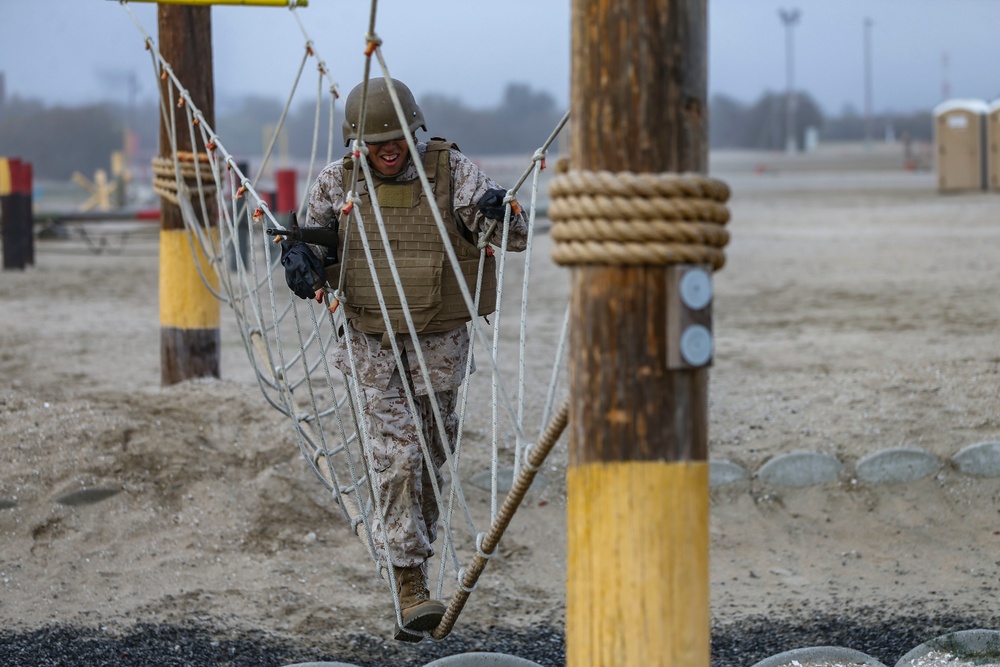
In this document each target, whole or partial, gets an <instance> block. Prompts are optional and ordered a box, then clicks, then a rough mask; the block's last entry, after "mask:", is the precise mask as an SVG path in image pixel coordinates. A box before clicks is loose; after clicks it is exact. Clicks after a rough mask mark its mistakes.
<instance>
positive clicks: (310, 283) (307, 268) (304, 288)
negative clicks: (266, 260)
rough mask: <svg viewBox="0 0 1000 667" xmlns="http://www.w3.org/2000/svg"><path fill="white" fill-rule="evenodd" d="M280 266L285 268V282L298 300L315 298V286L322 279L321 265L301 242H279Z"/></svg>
mask: <svg viewBox="0 0 1000 667" xmlns="http://www.w3.org/2000/svg"><path fill="white" fill-rule="evenodd" d="M281 265H282V266H284V267H285V282H286V283H288V287H289V289H291V290H292V292H294V293H295V296H297V297H299V298H300V299H312V298H313V297H315V296H316V286H317V285H319V284H320V282H321V281H322V278H323V265H322V264H321V263H320V261H319V258H318V257H316V255H314V254H313V252H312V250H310V249H309V246H307V245H306V244H305V243H303V242H302V241H289V240H287V239H286V240H284V241H282V242H281Z"/></svg>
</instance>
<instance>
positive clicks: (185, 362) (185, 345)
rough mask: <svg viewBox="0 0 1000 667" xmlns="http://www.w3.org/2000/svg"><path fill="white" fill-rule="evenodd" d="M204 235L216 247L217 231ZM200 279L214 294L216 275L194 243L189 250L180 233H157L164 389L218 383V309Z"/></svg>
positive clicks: (167, 230)
mask: <svg viewBox="0 0 1000 667" xmlns="http://www.w3.org/2000/svg"><path fill="white" fill-rule="evenodd" d="M207 233H208V234H210V235H212V240H213V242H214V243H216V244H217V243H218V236H217V235H218V230H216V229H211V230H208V232H207ZM192 245H193V247H194V252H192ZM199 269H200V270H201V271H200V272H199ZM202 275H204V276H205V280H207V281H208V283H209V284H210V285H211V286H212V289H214V290H216V291H218V287H219V277H218V274H217V273H216V271H215V267H214V266H212V263H211V262H210V261H209V260H208V258H207V257H206V256H205V253H204V252H202V250H201V245H200V244H199V243H198V241H197V239H194V243H193V244H192V243H191V242H190V241H189V237H188V232H187V231H186V230H184V229H162V230H160V382H161V384H163V385H164V386H167V385H171V384H175V383H177V382H183V381H184V380H189V379H192V378H199V377H219V348H220V340H219V321H220V312H221V306H220V304H219V300H218V299H217V298H216V297H215V295H214V294H213V293H212V291H211V290H209V289H208V287H206V286H205V280H203V279H202Z"/></svg>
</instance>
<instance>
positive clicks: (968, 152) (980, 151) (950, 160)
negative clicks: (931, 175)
mask: <svg viewBox="0 0 1000 667" xmlns="http://www.w3.org/2000/svg"><path fill="white" fill-rule="evenodd" d="M988 111H989V105H988V104H986V102H984V101H982V100H948V101H947V102H942V103H941V104H939V105H938V106H936V107H935V108H934V144H935V148H936V154H937V175H938V190H939V191H941V192H963V191H969V190H983V189H985V187H986V128H985V126H986V115H987V113H988Z"/></svg>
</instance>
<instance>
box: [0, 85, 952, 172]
mask: <svg viewBox="0 0 1000 667" xmlns="http://www.w3.org/2000/svg"><path fill="white" fill-rule="evenodd" d="M419 103H420V106H421V109H422V110H423V112H424V117H425V119H426V121H427V127H428V131H429V136H444V137H446V138H448V139H449V140H451V141H454V142H456V143H457V144H458V145H459V147H460V148H461V149H462V150H463V151H464V152H466V153H467V154H469V155H472V156H477V155H503V154H510V155H514V154H529V155H530V154H531V153H532V152H533V151H534V150H535V149H536V148H538V147H539V146H540V145H541V144H542V143H543V142H544V141H545V139H546V138H547V137H548V136H549V134H550V133H551V132H552V130H553V129H554V128H555V126H556V125H557V123H558V122H559V120H560V119H561V118H562V116H563V114H564V113H565V109H564V108H561V107H560V105H559V104H557V103H556V101H555V99H554V98H553V97H552V96H551V95H550V94H549V93H547V92H545V91H537V90H533V89H532V88H531V87H530V86H528V85H526V84H523V83H510V84H508V85H507V86H506V88H505V89H504V93H503V96H502V98H501V100H500V102H499V103H498V104H497V105H496V106H494V107H492V108H473V107H470V106H468V105H467V104H465V103H464V102H462V101H461V100H459V99H458V98H455V97H451V96H447V95H442V94H429V95H425V96H423V97H422V98H421V99H420V100H419ZM785 104H786V97H785V95H784V94H783V93H770V92H768V93H765V94H763V95H762V96H761V97H760V98H759V99H758V100H757V101H756V102H753V103H749V104H747V103H743V102H740V101H738V100H736V99H734V98H731V97H728V96H726V95H715V96H713V97H712V99H711V100H710V105H709V109H710V113H709V122H710V125H709V128H710V133H709V137H710V145H711V147H712V148H742V149H762V150H780V149H782V148H784V145H785V122H786V114H785ZM282 108H283V103H282V102H281V101H279V100H278V99H272V98H266V97H260V96H248V97H245V98H243V99H242V100H240V101H239V102H238V103H236V104H234V105H231V107H230V108H229V109H227V111H226V112H225V113H218V114H217V115H216V130H217V132H218V133H219V136H220V137H221V138H222V141H223V143H224V144H225V146H226V148H227V149H228V150H229V152H230V153H232V154H233V155H234V156H236V158H237V159H240V158H241V156H246V157H247V158H249V157H256V156H260V155H262V154H263V151H264V145H265V143H266V141H267V139H268V137H269V136H270V135H269V134H268V133H269V132H271V131H273V127H274V124H275V123H276V122H277V120H278V119H279V118H280V116H281V112H282ZM315 113H316V110H315V101H314V100H313V101H310V102H303V103H301V104H298V105H293V107H292V108H291V109H290V110H289V113H288V117H287V119H286V121H285V125H284V128H285V134H284V136H283V138H282V140H281V143H280V144H279V150H282V151H287V155H288V156H290V157H292V158H296V159H308V158H309V155H310V150H311V147H312V139H313V126H314V121H315ZM325 113H329V110H328V108H327V109H326V110H325V112H324V114H325ZM159 118H160V107H159V104H158V103H144V104H139V105H136V106H135V107H128V106H127V105H123V104H119V103H111V102H107V103H102V104H89V105H82V106H64V105H56V106H47V105H45V104H43V103H41V102H39V101H37V100H32V99H22V98H19V97H17V96H11V97H8V98H7V99H6V100H2V101H0V156H16V157H21V158H22V159H25V160H28V161H30V162H32V164H33V165H34V169H35V174H36V177H37V178H42V179H52V180H64V179H68V178H70V176H71V175H72V174H73V172H74V171H80V172H82V173H83V174H86V175H91V174H93V173H94V171H95V170H97V169H105V170H107V169H108V167H109V163H110V155H111V152H112V151H116V150H122V148H123V137H124V134H125V131H126V130H128V131H129V133H130V135H131V136H132V137H134V140H133V141H135V142H136V143H137V145H138V151H137V154H136V155H135V156H134V157H135V158H136V159H138V160H143V161H145V162H147V163H148V160H149V159H150V158H151V157H152V155H154V154H155V153H156V152H157V142H158V137H159ZM335 119H336V127H335V129H334V131H335V138H334V158H335V159H336V158H338V157H340V156H341V155H343V154H344V152H345V150H346V149H344V147H343V141H342V139H341V131H340V123H341V122H342V120H343V108H342V106H340V105H339V103H338V108H337V110H336V112H335ZM795 125H796V127H795V137H796V140H797V142H798V143H799V145H800V146H802V145H804V143H805V141H806V139H805V137H806V133H807V132H808V128H815V132H816V136H818V138H819V139H820V140H821V141H859V140H862V139H865V138H866V132H872V131H873V132H874V135H873V137H872V138H874V139H880V138H881V137H883V136H884V135H885V133H886V129H887V128H892V132H894V133H895V135H896V136H902V133H903V132H904V131H905V132H908V133H909V135H910V137H911V138H912V139H914V140H918V141H921V140H923V141H929V140H930V139H931V138H932V131H933V119H932V117H931V113H930V112H929V111H928V112H921V113H912V114H880V115H878V116H876V117H874V118H873V119H871V120H870V121H869V119H866V118H864V117H862V116H861V115H860V114H858V113H856V112H854V111H852V110H851V109H845V110H844V111H843V112H842V113H841V114H840V115H839V116H836V117H829V118H827V117H825V116H824V114H823V113H822V111H821V110H820V108H819V106H818V105H817V104H816V103H815V102H814V101H813V99H812V98H811V97H810V96H809V95H808V94H807V93H800V94H798V96H797V98H796V113H795ZM327 126H328V118H327V117H326V116H325V115H324V117H323V118H322V119H321V127H322V128H326V127H327ZM322 141H325V136H324V137H323V139H322ZM319 154H320V155H325V143H323V145H322V147H321V148H320V152H319Z"/></svg>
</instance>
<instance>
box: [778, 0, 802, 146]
mask: <svg viewBox="0 0 1000 667" xmlns="http://www.w3.org/2000/svg"><path fill="white" fill-rule="evenodd" d="M778 16H780V17H781V22H782V23H783V24H784V26H785V152H786V153H794V152H795V83H794V82H795V45H794V42H793V40H792V28H794V27H795V26H796V25H798V22H799V18H800V17H801V16H802V13H801V12H800V11H799V10H798V9H790V10H786V9H779V10H778Z"/></svg>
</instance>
